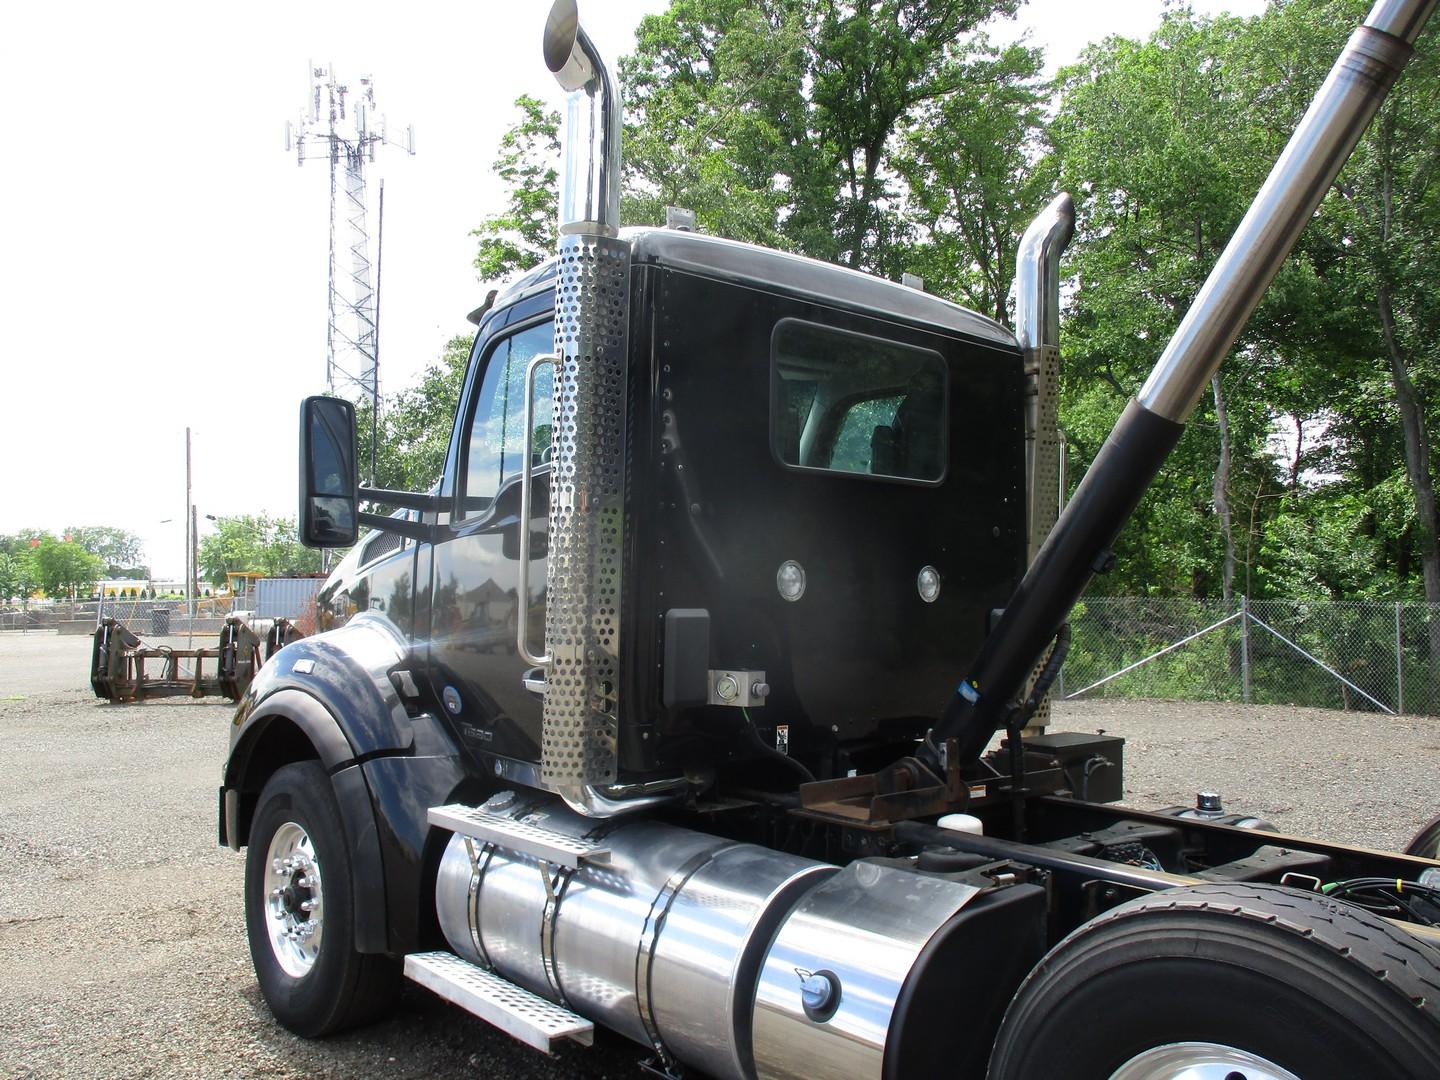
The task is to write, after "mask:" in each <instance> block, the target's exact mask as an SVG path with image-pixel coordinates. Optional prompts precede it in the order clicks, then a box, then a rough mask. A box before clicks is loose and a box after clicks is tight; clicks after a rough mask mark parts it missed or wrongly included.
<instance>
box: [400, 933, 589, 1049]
mask: <svg viewBox="0 0 1440 1080" xmlns="http://www.w3.org/2000/svg"><path fill="white" fill-rule="evenodd" d="M405 976H406V978H409V979H413V980H414V981H415V982H417V983H419V984H420V985H421V986H423V987H425V988H426V989H427V990H433V991H434V992H435V993H437V994H439V995H440V996H441V997H442V998H444V999H445V1000H446V1001H451V1002H454V1003H455V1004H456V1005H459V1006H460V1007H461V1008H462V1009H464V1010H465V1011H466V1012H469V1013H472V1014H474V1015H475V1016H478V1017H479V1018H480V1019H481V1020H484V1021H485V1022H486V1023H487V1024H493V1025H494V1026H495V1027H497V1028H499V1029H500V1030H501V1031H503V1032H505V1034H506V1035H509V1036H510V1037H511V1038H513V1039H518V1040H520V1041H521V1042H523V1043H525V1044H527V1045H529V1046H533V1047H534V1048H535V1049H536V1050H543V1051H544V1052H545V1053H547V1054H553V1053H554V1052H555V1044H556V1043H558V1042H559V1041H560V1040H561V1039H573V1040H574V1041H575V1042H578V1043H580V1044H581V1045H582V1046H589V1045H591V1043H593V1042H594V1041H595V1025H594V1024H592V1023H591V1022H590V1021H589V1020H586V1019H585V1018H584V1017H583V1016H576V1015H575V1014H574V1013H572V1012H570V1011H569V1010H568V1009H562V1008H561V1007H560V1006H559V1005H555V1004H553V1003H552V1002H549V1001H546V1000H545V999H544V998H542V997H539V996H537V995H535V994H532V993H530V991H529V990H525V989H523V988H521V987H519V986H516V985H515V984H514V983H512V982H510V981H508V980H506V979H502V978H501V977H500V976H499V975H492V974H491V973H490V972H488V971H486V970H485V969H484V968H478V967H476V966H475V965H474V964H472V963H470V962H469V961H466V960H461V959H460V957H458V956H456V955H455V954H454V953H448V952H425V953H411V954H410V955H409V956H407V957H405Z"/></svg>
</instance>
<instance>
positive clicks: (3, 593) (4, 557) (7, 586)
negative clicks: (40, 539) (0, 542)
mask: <svg viewBox="0 0 1440 1080" xmlns="http://www.w3.org/2000/svg"><path fill="white" fill-rule="evenodd" d="M20 558H21V556H17V555H11V554H10V553H9V552H7V551H0V603H6V602H7V601H9V599H10V598H11V597H12V596H14V595H15V594H16V591H17V589H18V588H19V586H20V565H19V559H20Z"/></svg>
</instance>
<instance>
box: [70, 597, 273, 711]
mask: <svg viewBox="0 0 1440 1080" xmlns="http://www.w3.org/2000/svg"><path fill="white" fill-rule="evenodd" d="M207 660H213V661H214V666H213V668H212V669H211V673H210V674H206V672H205V661H207ZM182 661H189V663H188V664H187V665H186V666H187V667H189V668H190V673H189V674H188V675H182V673H181V662H182ZM261 663H263V661H262V660H261V657H260V639H259V638H258V637H257V636H256V635H255V633H254V632H253V631H252V630H251V629H250V627H248V626H247V625H245V623H244V621H243V620H241V619H239V618H235V617H231V618H229V619H226V620H225V625H224V627H223V628H222V629H221V631H220V641H219V644H218V646H217V647H216V648H213V649H174V648H171V647H169V646H168V645H156V646H146V645H145V643H144V642H143V641H142V640H141V639H140V638H139V637H137V636H136V635H135V634H133V633H131V632H130V631H129V630H127V629H126V628H125V627H124V625H122V624H121V623H119V622H117V621H116V620H114V619H106V620H104V621H103V622H102V623H101V624H100V625H99V627H97V628H96V630H95V643H94V646H93V647H92V649H91V652H90V686H91V688H92V689H93V690H94V691H95V696H96V697H99V698H106V699H108V700H109V701H111V702H113V703H115V704H117V705H118V704H120V703H121V702H126V701H144V700H145V699H146V698H157V697H193V698H201V697H225V698H229V699H230V700H231V701H238V700H240V698H241V696H242V695H243V694H244V693H245V690H246V688H247V687H248V686H249V685H250V680H252V679H253V678H255V672H257V671H258V670H259V669H260V665H261ZM147 664H148V665H149V670H146V668H147ZM157 667H158V671H157V670H156V669H157Z"/></svg>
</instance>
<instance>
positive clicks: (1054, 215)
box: [1015, 192, 1075, 563]
mask: <svg viewBox="0 0 1440 1080" xmlns="http://www.w3.org/2000/svg"><path fill="white" fill-rule="evenodd" d="M1074 235H1075V200H1074V199H1072V198H1071V197H1070V196H1069V194H1067V193H1065V192H1061V193H1060V194H1059V195H1057V196H1055V198H1054V199H1052V200H1051V201H1050V204H1049V205H1048V206H1046V207H1045V209H1044V210H1042V211H1040V213H1039V214H1037V215H1036V216H1035V220H1034V221H1032V222H1031V223H1030V227H1029V228H1027V229H1026V230H1025V235H1024V236H1022V237H1021V238H1020V247H1019V250H1018V251H1017V252H1016V254H1015V335H1016V337H1017V338H1019V341H1020V356H1021V360H1022V362H1023V363H1024V366H1025V377H1026V379H1027V380H1028V384H1029V385H1028V387H1027V389H1026V398H1025V480H1026V491H1027V496H1026V503H1025V535H1026V537H1027V538H1028V544H1027V550H1026V552H1025V557H1026V562H1027V563H1028V562H1031V561H1033V560H1034V558H1035V556H1036V555H1037V554H1038V553H1039V551H1040V545H1041V544H1043V543H1044V542H1045V537H1047V536H1048V535H1050V530H1051V528H1052V527H1053V526H1054V525H1055V518H1056V515H1057V514H1059V512H1060V509H1059V508H1060V401H1059V397H1060V256H1061V254H1062V253H1063V252H1064V251H1065V248H1066V247H1067V246H1068V245H1069V243H1070V238H1071V237H1072V236H1074Z"/></svg>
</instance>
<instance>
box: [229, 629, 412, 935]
mask: <svg viewBox="0 0 1440 1080" xmlns="http://www.w3.org/2000/svg"><path fill="white" fill-rule="evenodd" d="M407 657H408V647H407V645H406V643H405V641H404V639H403V638H402V637H400V635H399V634H398V633H396V632H395V631H394V628H393V627H391V626H390V625H389V624H388V622H387V621H386V620H384V619H383V618H381V617H378V616H371V617H368V618H367V617H363V616H362V617H361V618H358V619H356V620H353V621H352V622H350V623H348V624H347V625H346V626H344V627H342V628H341V629H339V630H336V631H333V632H331V633H328V634H324V635H321V636H319V637H315V638H305V639H303V640H301V641H297V642H294V643H292V644H290V645H287V646H286V647H285V648H283V649H281V650H280V651H279V652H278V653H277V654H276V655H275V656H274V657H273V658H272V659H271V661H270V662H269V663H268V664H266V665H265V666H264V667H263V668H261V670H260V673H259V675H257V677H256V678H255V679H254V681H253V682H251V684H250V687H249V688H248V690H247V691H246V693H245V696H244V698H243V699H242V700H241V702H240V706H239V708H238V709H237V710H236V712H235V718H234V720H233V722H232V724H231V730H230V755H229V757H228V759H227V761H226V763H225V770H224V782H223V785H222V787H221V789H220V842H221V843H222V844H228V846H229V847H231V848H233V849H236V850H238V849H239V848H240V846H241V845H242V844H244V843H246V842H247V841H248V839H249V828H250V819H251V817H252V816H253V813H254V808H255V803H256V800H257V799H258V797H259V794H260V790H261V789H262V788H263V787H264V785H265V782H266V781H267V780H268V779H269V778H270V776H271V774H273V773H274V771H275V770H276V769H277V768H279V767H280V766H282V765H284V764H287V763H289V762H290V761H296V760H301V759H304V758H318V759H319V761H320V763H321V764H322V765H323V766H324V768H325V771H326V772H327V773H328V774H329V776H330V782H331V784H332V785H333V789H334V793H335V800H336V804H337V805H338V806H339V808H340V817H341V821H342V823H343V825H344V829H345V837H346V841H347V843H348V845H349V848H350V861H351V868H352V885H353V894H354V897H355V945H356V948H357V949H359V950H360V951H361V952H384V951H386V950H387V949H388V945H389V941H388V937H389V935H388V926H389V918H388V911H387V905H386V892H387V890H386V875H385V866H384V860H383V858H382V854H381V844H380V829H379V823H378V822H377V817H376V810H375V802H374V798H373V796H372V792H371V790H370V785H369V784H368V783H367V782H366V779H365V773H364V769H363V768H362V766H361V764H360V761H361V760H363V759H367V758H369V757H371V756H374V755H382V756H383V755H387V754H399V755H406V754H409V753H410V752H411V750H412V747H413V745H414V741H415V735H414V729H413V724H412V721H411V718H410V715H409V713H408V712H407V711H406V708H405V703H404V702H403V701H402V700H401V698H400V695H399V693H398V692H397V690H396V688H395V686H394V684H393V683H392V682H391V681H390V673H391V672H392V671H396V670H399V669H401V668H403V667H404V666H405V664H406V661H407Z"/></svg>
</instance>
